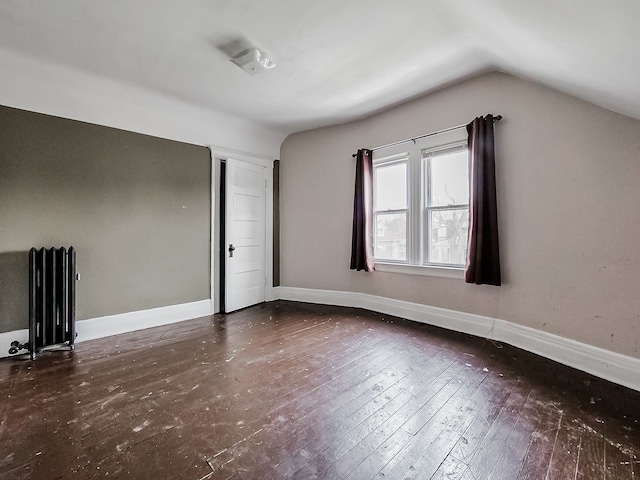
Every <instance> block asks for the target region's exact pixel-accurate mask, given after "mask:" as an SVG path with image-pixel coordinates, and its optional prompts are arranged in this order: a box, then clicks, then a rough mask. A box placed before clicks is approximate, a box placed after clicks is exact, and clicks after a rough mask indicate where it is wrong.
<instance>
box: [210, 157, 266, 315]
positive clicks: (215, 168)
mask: <svg viewBox="0 0 640 480" xmlns="http://www.w3.org/2000/svg"><path fill="white" fill-rule="evenodd" d="M209 151H210V152H211V223H210V226H211V236H210V253H211V256H210V270H211V272H210V274H211V275H210V299H211V310H212V311H213V313H219V312H220V298H219V295H220V289H219V288H218V279H219V278H220V276H219V273H220V266H219V265H218V263H219V262H218V259H219V258H220V248H221V246H220V237H219V235H218V232H219V231H220V212H219V211H218V200H217V199H218V196H219V195H220V164H221V162H222V161H225V160H226V159H227V158H229V157H231V158H234V159H236V160H242V161H244V162H247V163H251V164H253V165H258V166H261V167H265V174H266V180H267V182H266V186H265V208H266V209H267V211H266V212H265V235H266V238H265V275H266V277H267V278H266V285H265V292H264V294H265V295H264V296H265V300H266V301H267V302H268V301H271V300H274V299H275V297H274V293H273V161H274V160H275V159H273V158H271V157H269V156H267V155H261V154H255V153H249V152H242V151H240V150H233V149H229V148H224V147H219V146H215V145H209Z"/></svg>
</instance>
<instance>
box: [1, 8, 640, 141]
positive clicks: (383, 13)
mask: <svg viewBox="0 0 640 480" xmlns="http://www.w3.org/2000/svg"><path fill="white" fill-rule="evenodd" d="M639 23H640V1H638V0H609V1H608V2H606V3H605V2H602V0H536V1H535V2H534V1H529V0H482V1H481V0H394V1H390V0H181V1H176V0H106V1H100V2H97V1H87V0H56V1H51V0H2V2H0V48H2V49H5V50H10V51H11V52H14V53H16V54H19V55H22V56H25V57H29V58H31V59H37V60H38V61H42V60H44V61H46V62H47V63H54V64H59V65H61V66H64V67H65V68H71V69H74V70H77V71H82V72H83V73H89V74H91V75H99V76H101V77H105V78H108V79H110V80H112V81H116V82H121V83H122V84H126V85H132V86H135V87H136V88H141V89H144V90H148V91H151V92H156V93H159V94H162V95H165V96H169V97H174V98H176V99H179V100H180V101H182V102H187V103H190V104H193V105H194V106H197V107H198V108H205V109H209V110H214V111H217V112H223V113H226V114H230V115H233V116H237V117H240V118H243V119H246V120H249V121H252V122H256V123H259V124H261V125H264V126H268V127H271V128H275V129H277V130H278V131H282V132H285V133H291V132H295V131H300V130H305V129H308V128H312V127H317V126H322V125H328V124H335V123H340V122H344V121H348V120H351V119H355V118H360V117H363V116H366V115H369V114H371V113H374V112H376V111H379V110H382V109H384V108H387V107H390V106H392V105H395V104H398V103H401V102H403V101H406V100H408V99H410V98H414V97H417V96H419V95H422V94H424V93H426V92H430V91H433V90H435V89H438V88H440V87H442V86H444V85H447V84H450V83H453V82H456V81H458V80H461V79H464V78H467V77H470V76H474V75H477V74H479V73H482V72H485V71H491V70H500V71H505V72H508V73H512V74H515V75H518V76H521V77H525V78H528V79H532V80H534V81H537V82H539V83H542V84H545V85H548V86H551V87H553V88H556V89H558V90H561V91H564V92H568V93H571V94H573V95H575V96H577V97H581V98H583V99H586V100H589V101H591V102H593V103H595V104H598V105H601V106H603V107H606V108H609V109H611V110H614V111H618V112H621V113H624V114H627V115H629V116H632V117H636V118H640V48H639V47H640V25H639ZM248 46H255V47H258V48H260V49H262V50H264V51H265V52H267V53H268V54H269V56H270V57H271V58H272V59H273V60H274V61H276V63H278V67H277V68H275V69H273V70H271V71H268V72H265V73H263V74H261V75H258V76H249V75H247V74H246V73H245V72H243V71H242V70H240V69H239V68H238V67H237V66H235V65H234V64H233V63H231V62H230V61H229V56H231V55H234V54H237V53H239V52H240V51H241V50H243V49H244V48H245V47H248ZM0 68H1V67H0ZM8 74H10V72H6V71H5V72H3V73H2V75H8Z"/></svg>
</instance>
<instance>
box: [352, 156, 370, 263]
mask: <svg viewBox="0 0 640 480" xmlns="http://www.w3.org/2000/svg"><path fill="white" fill-rule="evenodd" d="M374 268H375V267H374V263H373V160H372V152H371V150H367V149H364V148H363V149H360V150H358V153H357V154H356V188H355V194H354V197H353V232H352V236H351V270H364V271H365V272H372V271H373V270H374Z"/></svg>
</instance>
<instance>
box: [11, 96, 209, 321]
mask: <svg viewBox="0 0 640 480" xmlns="http://www.w3.org/2000/svg"><path fill="white" fill-rule="evenodd" d="M210 168H211V167H210V159H209V151H208V149H207V148H205V147H200V146H195V145H190V144H185V143H180V142H175V141H170V140H164V139H160V138H155V137H150V136H146V135H141V134H136V133H131V132H126V131H122V130H117V129H113V128H107V127H101V126H96V125H91V124H86V123H82V122H77V121H73V120H67V119H62V118H57V117H51V116H47V115H41V114H36V113H32V112H26V111H22V110H17V109H13V108H8V107H0V332H2V331H11V330H15V329H21V328H26V327H27V319H28V271H27V270H28V258H27V252H28V250H29V248H31V247H33V246H35V247H40V246H46V247H50V246H58V247H59V246H74V247H75V248H76V249H77V251H78V271H79V272H80V273H81V280H80V282H78V283H77V316H78V319H79V320H82V319H88V318H95V317H100V316H104V315H112V314H118V313H124V312H130V311H136V310H144V309H148V308H154V307H162V306H168V305H175V304H181V303H186V302H192V301H197V300H203V299H208V298H209V296H210V293H209V280H210V279H209V277H210V274H209V261H210V253H209V237H210V219H211V215H210V203H211V202H210V189H211V185H210V183H211V182H210V177H211V174H210Z"/></svg>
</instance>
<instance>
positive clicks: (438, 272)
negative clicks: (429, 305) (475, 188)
mask: <svg viewBox="0 0 640 480" xmlns="http://www.w3.org/2000/svg"><path fill="white" fill-rule="evenodd" d="M466 145H467V132H466V130H465V129H464V128H460V129H456V130H452V131H448V132H443V133H439V134H435V135H431V136H429V137H425V138H422V139H419V140H416V141H415V144H414V143H408V144H407V143H404V144H402V145H396V146H392V147H388V148H381V149H377V150H375V151H374V152H373V166H374V175H375V170H376V167H378V166H382V165H388V164H391V163H395V162H398V161H400V160H401V159H403V158H406V159H407V160H406V162H407V260H406V261H394V260H387V259H377V258H376V259H375V264H376V270H377V271H381V272H392V273H404V274H410V275H427V276H437V277H445V278H463V277H464V266H457V265H443V264H440V263H438V264H432V263H426V259H427V249H428V248H429V245H428V244H427V243H428V239H423V238H422V232H424V231H425V230H424V227H425V222H427V213H426V212H427V208H425V206H426V202H425V198H426V195H428V192H427V186H426V185H425V184H424V182H425V180H424V179H425V175H424V174H423V162H424V163H425V164H426V163H427V162H426V160H425V159H423V152H424V151H425V150H427V151H430V152H438V151H441V150H449V149H453V148H460V147H462V146H466ZM425 168H426V167H425ZM447 208H451V207H447ZM374 209H375V207H374ZM376 213H377V212H376ZM374 225H375V224H374Z"/></svg>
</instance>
